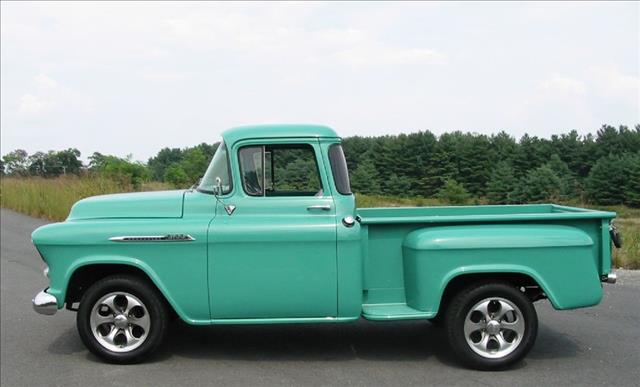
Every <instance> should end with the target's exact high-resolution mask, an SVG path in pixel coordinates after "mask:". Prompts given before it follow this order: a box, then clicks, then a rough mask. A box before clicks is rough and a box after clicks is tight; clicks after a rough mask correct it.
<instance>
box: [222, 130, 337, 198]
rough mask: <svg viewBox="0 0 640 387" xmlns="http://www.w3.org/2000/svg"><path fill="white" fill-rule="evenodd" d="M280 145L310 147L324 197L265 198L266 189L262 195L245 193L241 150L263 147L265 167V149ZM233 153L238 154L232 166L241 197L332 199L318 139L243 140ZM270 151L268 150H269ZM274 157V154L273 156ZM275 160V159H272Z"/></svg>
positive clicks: (236, 145) (279, 196)
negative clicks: (240, 187)
mask: <svg viewBox="0 0 640 387" xmlns="http://www.w3.org/2000/svg"><path fill="white" fill-rule="evenodd" d="M279 145H283V146H290V145H302V146H305V147H310V148H311V150H312V151H313V153H314V161H315V163H316V170H317V173H318V181H319V183H320V185H321V189H322V195H318V196H312V195H295V196H286V195H278V196H265V192H266V190H265V189H264V187H263V188H262V191H263V193H262V195H251V194H249V193H247V192H246V191H245V187H244V180H243V179H242V166H241V161H240V149H242V148H246V147H263V152H262V157H263V165H264V158H265V152H264V149H265V148H267V147H269V146H274V147H277V146H279ZM233 151H234V152H235V153H236V157H233V163H234V164H235V165H234V166H232V169H233V170H232V175H234V174H235V175H236V176H235V178H236V181H237V182H239V184H237V185H240V186H242V189H239V190H237V191H236V192H237V193H240V194H241V195H243V196H245V197H247V198H268V199H279V198H280V199H281V198H285V199H288V200H290V199H316V198H325V199H326V198H332V193H331V192H332V190H331V186H330V184H329V181H328V180H327V179H328V177H327V175H326V166H325V162H324V159H323V158H322V149H321V147H320V142H319V141H318V140H317V139H309V138H287V139H274V140H268V141H265V139H249V140H242V141H239V142H236V143H235V144H234V145H233ZM267 151H268V149H267ZM272 157H273V154H272ZM272 160H273V159H272ZM263 170H265V171H266V169H265V168H264V167H263ZM265 171H263V174H264V173H265ZM322 171H324V172H325V173H322ZM263 185H264V180H263Z"/></svg>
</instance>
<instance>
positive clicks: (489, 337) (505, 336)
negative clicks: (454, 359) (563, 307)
mask: <svg viewBox="0 0 640 387" xmlns="http://www.w3.org/2000/svg"><path fill="white" fill-rule="evenodd" d="M445 323H446V331H447V336H448V339H449V342H450V344H451V346H452V348H453V350H454V352H455V353H456V355H458V357H459V358H460V359H461V360H462V361H464V362H465V363H466V364H468V365H469V366H471V367H473V368H477V369H483V370H494V369H501V368H505V367H508V366H510V365H512V364H514V363H515V362H517V361H519V360H521V359H522V358H523V357H524V356H525V355H526V354H527V353H528V352H529V350H531V348H532V347H533V344H534V342H535V339H536V335H537V332H538V317H537V314H536V311H535V308H534V307H533V304H532V303H531V301H529V299H528V298H527V297H526V296H525V295H524V294H523V293H522V292H521V291H520V290H518V289H517V288H515V287H514V286H512V285H510V284H508V283H502V282H494V283H483V284H476V285H472V286H470V287H468V288H466V289H463V290H462V291H461V292H460V293H458V294H457V295H456V296H455V297H454V298H453V300H452V302H451V304H450V306H449V308H447V312H446V315H445Z"/></svg>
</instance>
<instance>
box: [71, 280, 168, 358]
mask: <svg viewBox="0 0 640 387" xmlns="http://www.w3.org/2000/svg"><path fill="white" fill-rule="evenodd" d="M167 321H168V318H167V310H166V307H165V305H164V302H163V300H162V298H161V296H160V295H159V294H158V292H157V291H156V289H155V288H153V287H152V286H150V285H149V284H148V283H147V282H146V281H144V280H142V279H140V278H137V277H134V276H111V277H107V278H105V279H103V280H101V281H98V282H96V283H95V284H94V285H93V286H91V287H90V288H89V289H88V290H87V292H86V293H85V294H84V296H83V298H82V301H81V302H80V308H79V310H78V315H77V327H78V333H79V334H80V338H81V339H82V341H83V342H84V344H85V345H86V346H87V348H88V349H89V350H90V351H91V352H92V353H94V354H95V355H97V356H99V357H101V358H103V359H105V360H107V361H110V362H116V363H134V362H137V361H140V360H142V359H143V358H144V356H146V355H147V354H148V353H150V352H151V351H153V350H154V349H155V348H157V347H158V346H159V345H160V344H161V342H162V340H163V338H164V335H165V331H166V329H167Z"/></svg>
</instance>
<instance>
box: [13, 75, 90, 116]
mask: <svg viewBox="0 0 640 387" xmlns="http://www.w3.org/2000/svg"><path fill="white" fill-rule="evenodd" d="M28 89H29V91H27V92H26V93H24V94H22V96H20V98H19V100H18V104H17V106H18V108H17V113H18V115H19V116H22V117H31V118H37V117H41V116H44V115H47V114H50V113H52V112H55V111H57V110H64V111H66V112H74V113H78V112H88V111H92V110H93V105H92V101H91V98H89V97H88V96H86V95H84V94H82V93H80V92H78V91H77V90H73V89H71V88H69V87H63V86H61V85H60V84H59V82H58V81H56V80H55V79H53V78H51V77H50V76H48V75H45V74H38V75H36V76H34V77H33V78H32V80H31V85H30V87H29V88H28Z"/></svg>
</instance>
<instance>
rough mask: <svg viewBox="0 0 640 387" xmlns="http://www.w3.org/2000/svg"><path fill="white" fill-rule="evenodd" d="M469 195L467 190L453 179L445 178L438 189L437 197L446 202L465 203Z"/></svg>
mask: <svg viewBox="0 0 640 387" xmlns="http://www.w3.org/2000/svg"><path fill="white" fill-rule="evenodd" d="M469 197H470V195H469V192H468V191H467V190H466V189H465V188H464V186H463V185H462V184H460V183H458V182H457V181H455V180H454V179H449V180H447V181H446V182H445V183H444V185H443V186H442V188H441V189H440V191H438V198H440V200H442V201H443V202H445V203H448V204H458V205H459V204H466V203H468V202H469Z"/></svg>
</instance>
